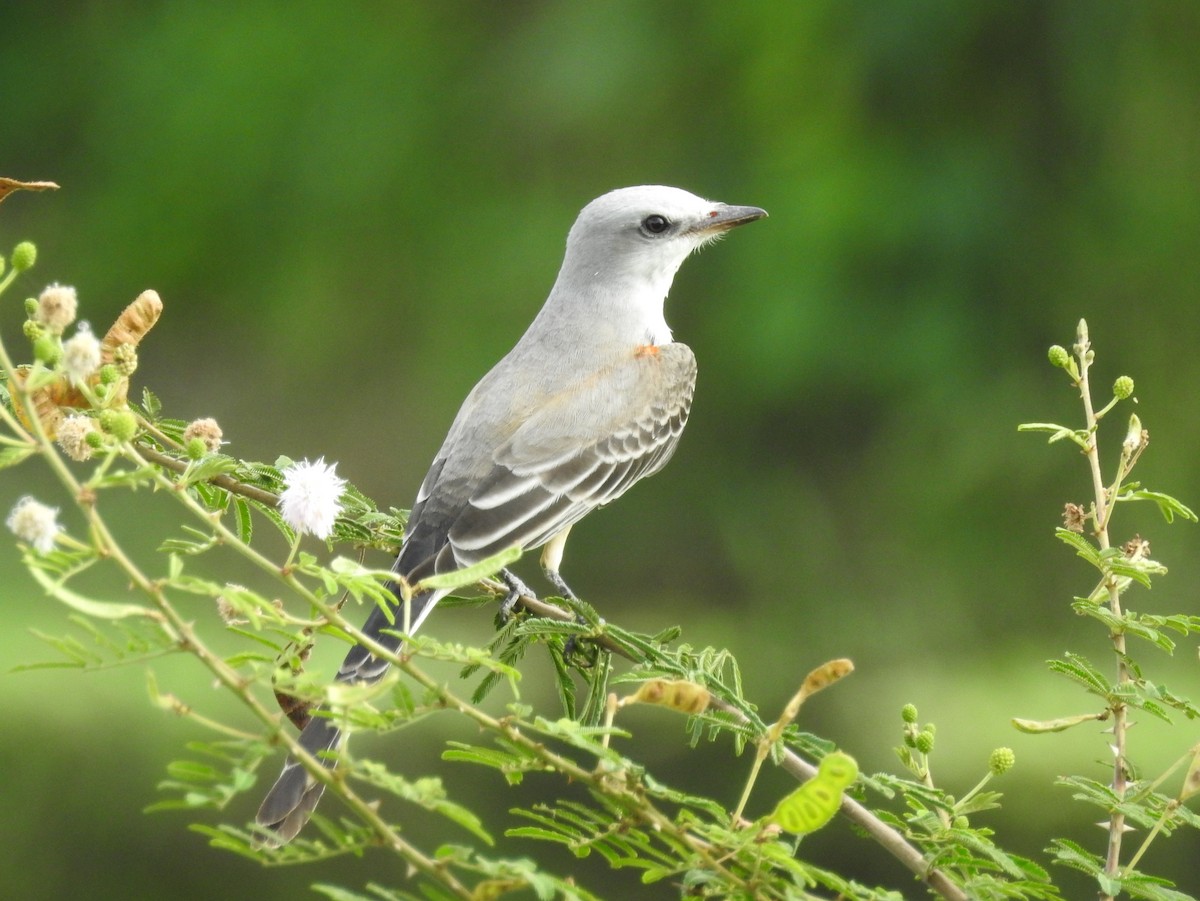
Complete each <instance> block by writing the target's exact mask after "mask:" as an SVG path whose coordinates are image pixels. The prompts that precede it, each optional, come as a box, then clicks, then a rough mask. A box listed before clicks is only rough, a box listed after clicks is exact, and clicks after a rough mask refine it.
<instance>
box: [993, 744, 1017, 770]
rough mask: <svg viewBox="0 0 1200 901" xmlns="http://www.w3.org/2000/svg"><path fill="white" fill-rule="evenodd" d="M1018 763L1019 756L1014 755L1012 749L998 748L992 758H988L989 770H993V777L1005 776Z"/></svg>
mask: <svg viewBox="0 0 1200 901" xmlns="http://www.w3.org/2000/svg"><path fill="white" fill-rule="evenodd" d="M1016 762H1017V755H1016V754H1014V753H1013V749H1012V748H997V749H996V750H994V751H993V752H992V756H991V757H989V758H988V769H989V770H991V773H992V775H993V776H1003V775H1004V774H1005V773H1007V772H1008V771H1009V770H1011V769H1012V768H1013V766H1014V765H1015V764H1016Z"/></svg>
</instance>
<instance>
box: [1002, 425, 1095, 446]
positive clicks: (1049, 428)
mask: <svg viewBox="0 0 1200 901" xmlns="http://www.w3.org/2000/svg"><path fill="white" fill-rule="evenodd" d="M1017 431H1018V432H1049V433H1050V438H1049V443H1050V444H1053V443H1054V442H1056V441H1061V440H1062V439H1063V438H1070V439H1071V440H1072V441H1074V442H1075V443H1076V444H1078V445H1079V446H1080V447H1086V446H1087V437H1088V433H1087V432H1086V431H1084V430H1082V429H1069V428H1067V427H1066V426H1065V425H1057V424H1055V423H1053V422H1023V423H1021V424H1020V425H1018V426H1017Z"/></svg>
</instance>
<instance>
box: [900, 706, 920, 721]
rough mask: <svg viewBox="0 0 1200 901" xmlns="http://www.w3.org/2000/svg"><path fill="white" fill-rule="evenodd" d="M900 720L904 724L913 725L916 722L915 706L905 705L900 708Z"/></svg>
mask: <svg viewBox="0 0 1200 901" xmlns="http://www.w3.org/2000/svg"><path fill="white" fill-rule="evenodd" d="M900 719H902V720H904V722H906V723H915V722H916V721H917V705H916V704H905V705H904V706H903V707H901V708H900Z"/></svg>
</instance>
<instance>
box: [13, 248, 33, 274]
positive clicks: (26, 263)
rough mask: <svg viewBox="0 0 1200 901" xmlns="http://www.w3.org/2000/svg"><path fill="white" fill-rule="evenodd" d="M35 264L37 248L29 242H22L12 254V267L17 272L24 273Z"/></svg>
mask: <svg viewBox="0 0 1200 901" xmlns="http://www.w3.org/2000/svg"><path fill="white" fill-rule="evenodd" d="M36 262H37V248H36V247H34V246H33V243H32V242H31V241H22V242H21V243H20V244H18V245H17V246H16V247H14V248H13V252H12V267H13V269H15V270H17V272H24V271H25V270H26V269H29V268H31V267H32V266H33V264H34V263H36Z"/></svg>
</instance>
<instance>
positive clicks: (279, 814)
mask: <svg viewBox="0 0 1200 901" xmlns="http://www.w3.org/2000/svg"><path fill="white" fill-rule="evenodd" d="M389 587H390V588H391V589H392V591H393V593H397V589H396V587H395V586H389ZM397 596H398V595H397ZM439 598H440V594H439V593H433V592H430V593H426V594H421V595H417V596H416V597H414V598H413V599H412V600H411V602H410V603H411V606H410V608H409V609H410V622H411V625H410V631H416V627H417V625H419V624H420V622H421V621H422V620H423V619H424V618H425V615H426V614H427V613H428V612H429V609H430V608H431V607H432V606H433V604H435V603H436V602H437V601H438V600H439ZM403 609H404V607H403V604H398V605H396V606H395V607H393V609H392V614H393V616H395V615H396V613H397V611H402V610H403ZM396 619H397V621H396V622H393V621H390V620H389V618H388V616H387V615H386V614H385V613H384V612H383V610H381V609H380V608H379V607H376V608H375V609H374V610H372V611H371V615H370V616H369V617H368V618H367V621H366V623H365V624H364V625H363V632H364V634H366V635H367V636H368V637H369V638H371V639H373V640H374V641H376V642H378V643H379V644H381V645H383V646H384V647H385V648H387V649H388V650H389V651H393V652H394V651H395V650H396V649H398V648H399V647H400V644H401V640H400V639H399V638H398V637H396V636H395V635H391V634H386V633H384V632H383V630H384V629H403V628H404V624H403V622H400V621H398V619H399V618H398V617H397V618H396ZM389 666H390V664H389V663H388V661H386V660H384V659H382V658H380V657H376V656H374V655H373V654H372V653H371V652H370V651H368V650H367V649H366V648H365V647H363V646H362V645H355V646H354V647H353V648H351V649H350V652H349V653H348V654H347V655H346V659H345V660H344V661H343V662H342V666H341V668H340V669H339V670H338V674H337V680H338V681H339V682H354V683H363V682H365V683H367V684H371V683H374V682H378V681H379V680H380V679H382V678H383V676H384V674H385V673H386V672H387V671H388V667H389ZM341 736H342V732H341V730H340V729H339V728H338V727H337V725H336V724H335V723H334V722H333V720H331V719H329V717H327V716H324V715H323V714H322V711H320V710H316V711H314V712H313V717H312V719H310V720H309V721H308V724H307V725H306V726H305V727H304V729H303V730H302V731H301V732H300V737H299V742H300V746H301V747H302V748H304V750H305V751H307V752H308V753H309V754H311V755H312V756H313V757H316V758H317V759H318V760H320V761H321V762H322V763H323V764H324V765H325V766H327V767H329V768H332V767H333V766H334V764H335V762H336V761H335V759H334V757H333V752H334V751H336V750H337V749H338V746H339V745H340V744H341ZM324 791H325V783H323V782H321V781H319V780H318V779H316V778H315V777H314V776H313V775H312V774H310V773H309V772H308V770H306V769H305V768H304V767H303V766H302V765H301V764H300V762H299V761H298V760H296V759H295V758H294V757H292V756H290V755H289V756H288V759H287V760H286V761H285V762H284V764H283V772H281V773H280V774H279V778H278V779H276V780H275V784H274V785H272V786H271V790H270V791H268V792H267V796H266V797H265V798H264V799H263V802H262V805H261V806H260V807H259V808H258V816H257V817H256V818H255V819H256V821H257V823H258V825H259V826H260V827H261V828H262V830H263V832H264V833H265V834H264V837H263V844H266V845H269V846H273V847H277V846H279V845H285V844H287V843H288V842H290V841H291V840H292V839H293V838H295V837H296V834H297V833H299V831H300V830H301V829H302V828H303V827H304V824H305V823H307V822H308V819H309V817H311V816H312V813H313V811H314V810H316V807H317V802H318V801H320V800H321V795H322V794H323V793H324Z"/></svg>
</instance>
